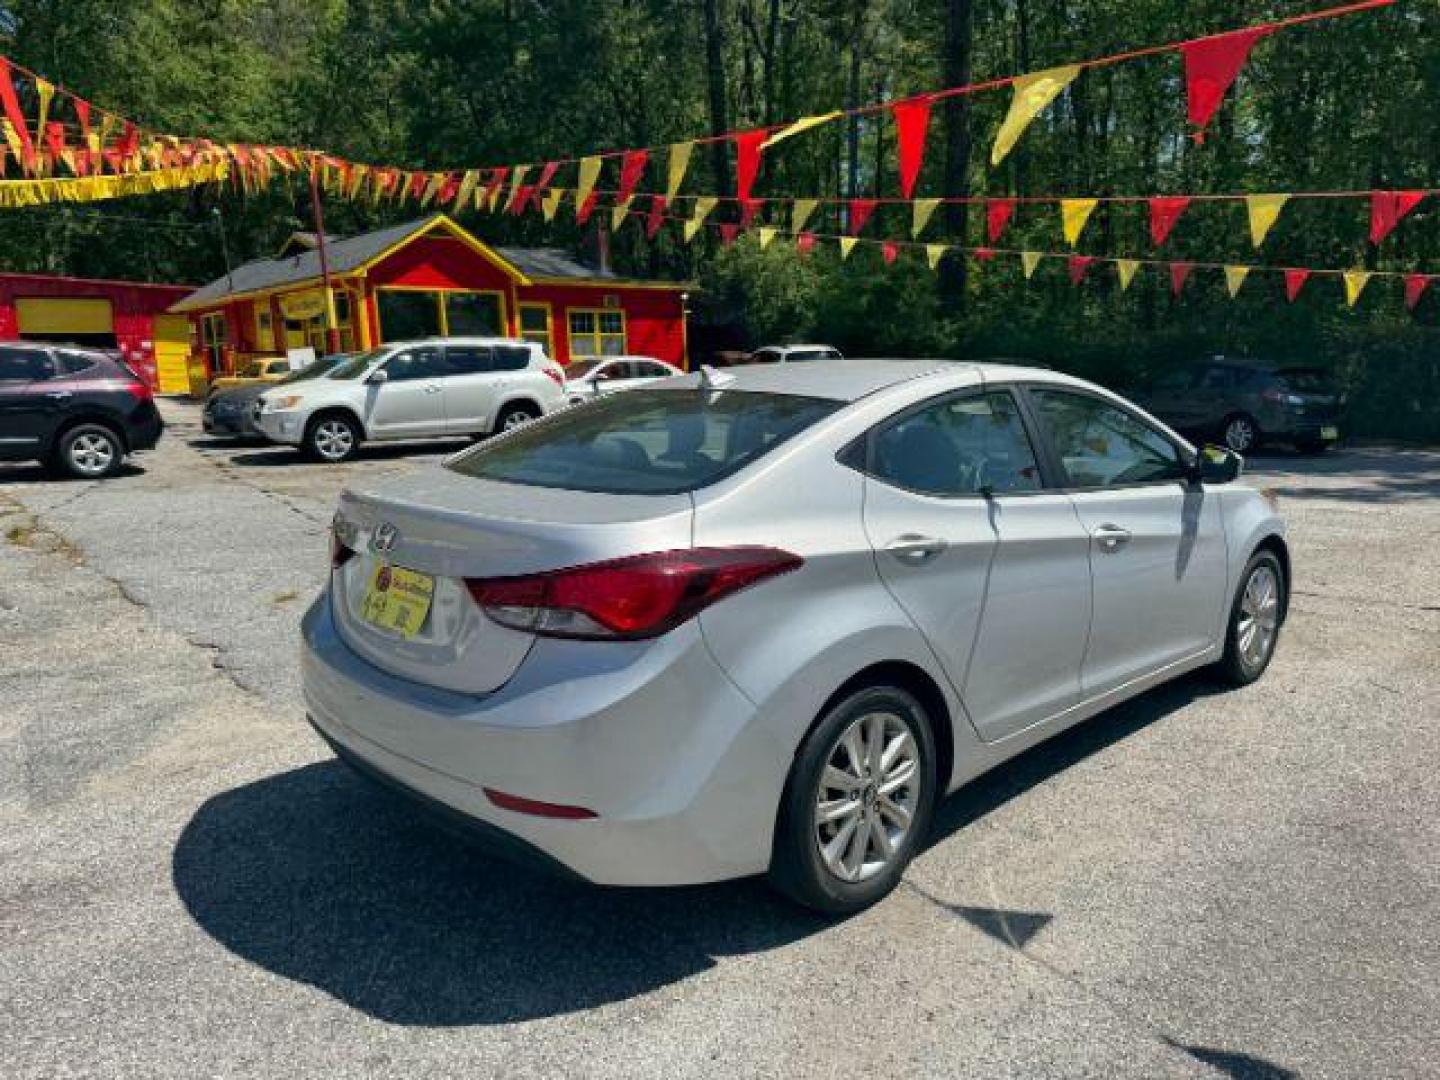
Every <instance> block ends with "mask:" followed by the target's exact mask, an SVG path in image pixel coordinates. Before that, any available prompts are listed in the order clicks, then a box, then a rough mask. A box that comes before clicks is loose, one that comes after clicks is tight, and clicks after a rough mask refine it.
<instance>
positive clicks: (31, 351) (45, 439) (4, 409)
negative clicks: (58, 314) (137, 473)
mask: <svg viewBox="0 0 1440 1080" xmlns="http://www.w3.org/2000/svg"><path fill="white" fill-rule="evenodd" d="M164 427H165V425H164V422H163V421H162V420H161V419H160V412H159V410H158V409H156V408H155V398H154V395H153V394H152V393H151V391H150V387H149V386H148V385H147V384H146V383H145V380H143V379H142V378H140V376H138V375H136V374H135V372H133V371H131V370H130V369H129V368H128V367H126V366H125V365H124V364H123V363H121V362H120V361H119V360H117V359H115V358H114V357H113V356H112V355H111V354H109V353H107V352H104V351H102V350H99V349H85V348H80V347H77V346H72V345H50V344H46V343H44V342H32V341H21V342H8V343H0V461H40V462H44V463H45V464H46V465H47V466H49V467H50V468H52V469H53V470H54V471H56V472H58V473H64V474H68V475H70V476H77V477H80V478H81V479H85V480H98V479H101V478H102V477H106V476H111V475H113V474H114V473H115V472H116V471H117V470H118V469H119V468H120V466H121V464H122V463H123V462H124V460H125V458H126V457H127V456H128V455H130V454H133V453H135V452H137V451H140V450H149V449H150V448H151V447H153V446H154V445H155V443H156V442H157V441H159V438H160V433H161V431H163V430H164Z"/></svg>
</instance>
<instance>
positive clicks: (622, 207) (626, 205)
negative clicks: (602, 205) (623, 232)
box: [610, 195, 635, 232]
mask: <svg viewBox="0 0 1440 1080" xmlns="http://www.w3.org/2000/svg"><path fill="white" fill-rule="evenodd" d="M634 201H635V197H634V196H633V195H632V196H630V197H629V198H627V199H623V200H622V201H620V202H618V203H616V204H615V205H614V206H612V207H611V208H610V231H611V232H616V231H618V230H619V228H620V226H621V225H624V224H625V217H626V215H628V214H629V213H630V204H631V203H633V202H634Z"/></svg>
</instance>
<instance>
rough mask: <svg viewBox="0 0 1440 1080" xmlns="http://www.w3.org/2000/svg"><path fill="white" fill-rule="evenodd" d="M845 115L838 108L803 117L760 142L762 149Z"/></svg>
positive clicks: (767, 148)
mask: <svg viewBox="0 0 1440 1080" xmlns="http://www.w3.org/2000/svg"><path fill="white" fill-rule="evenodd" d="M844 115H845V114H844V113H842V112H840V111H839V110H838V109H837V110H836V111H835V112H828V113H824V114H823V115H820V116H804V117H801V118H800V119H799V120H796V121H795V122H794V123H793V124H789V125H787V126H786V127H783V128H781V129H780V130H779V131H777V132H775V134H774V135H771V136H770V137H769V138H768V139H766V140H765V141H764V142H763V143H761V144H760V149H761V150H769V149H770V148H771V147H772V146H775V145H776V144H777V143H782V142H784V141H785V140H786V139H788V138H790V137H791V136H792V135H799V134H800V133H801V132H802V131H809V130H810V129H811V128H813V127H819V126H820V125H821V124H828V123H830V121H832V120H839V119H840V117H842V116H844Z"/></svg>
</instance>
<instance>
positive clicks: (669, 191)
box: [665, 142, 695, 202]
mask: <svg viewBox="0 0 1440 1080" xmlns="http://www.w3.org/2000/svg"><path fill="white" fill-rule="evenodd" d="M694 149H695V144H694V143H691V142H677V143H672V144H671V146H670V159H669V162H668V164H669V171H668V173H667V175H666V179H665V201H666V202H674V201H675V196H676V195H678V194H679V193H680V185H681V184H682V183H684V181H685V170H686V169H688V168H690V151H692V150H694Z"/></svg>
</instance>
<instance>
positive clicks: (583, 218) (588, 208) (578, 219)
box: [575, 191, 600, 225]
mask: <svg viewBox="0 0 1440 1080" xmlns="http://www.w3.org/2000/svg"><path fill="white" fill-rule="evenodd" d="M599 202H600V193H599V192H598V191H592V192H590V194H589V195H586V196H585V201H584V202H583V203H581V204H580V205H579V206H577V207H576V208H575V223H576V224H577V225H584V224H585V223H586V222H587V221H589V220H590V215H591V214H593V213H595V207H596V205H597V204H598V203H599Z"/></svg>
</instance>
